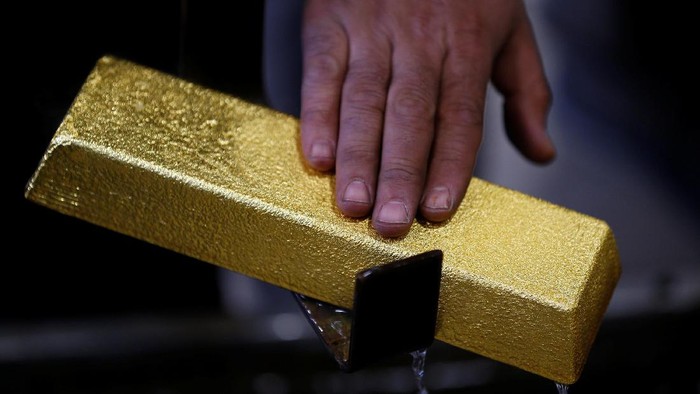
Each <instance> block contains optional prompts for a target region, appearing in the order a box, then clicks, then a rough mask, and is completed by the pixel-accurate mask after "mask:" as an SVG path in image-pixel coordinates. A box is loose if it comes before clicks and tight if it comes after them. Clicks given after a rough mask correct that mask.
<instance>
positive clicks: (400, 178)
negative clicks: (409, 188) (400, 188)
mask: <svg viewBox="0 0 700 394" xmlns="http://www.w3.org/2000/svg"><path fill="white" fill-rule="evenodd" d="M424 172H425V171H424V169H421V168H419V166H418V165H417V164H416V163H414V162H413V161H411V160H409V159H399V158H396V159H393V160H392V161H391V162H390V163H388V165H387V166H386V168H385V169H383V170H382V173H381V178H380V179H381V180H382V181H383V182H388V183H396V184H401V185H414V184H417V183H419V182H421V179H422V175H423V173H424Z"/></svg>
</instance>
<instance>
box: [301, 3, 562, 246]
mask: <svg viewBox="0 0 700 394" xmlns="http://www.w3.org/2000/svg"><path fill="white" fill-rule="evenodd" d="M302 46H303V52H304V54H303V56H304V57H303V61H304V69H303V82H302V96H301V98H302V100H301V142H302V149H303V152H304V156H305V158H306V160H307V162H308V164H309V165H310V166H311V167H313V168H315V169H317V170H321V171H327V170H331V169H333V168H334V167H335V172H336V202H337V204H338V207H339V209H340V211H341V212H342V213H343V214H345V215H347V216H350V217H362V216H367V215H368V214H370V212H371V214H372V225H373V227H374V228H375V229H376V231H377V232H379V234H381V235H383V236H387V237H398V236H402V235H404V234H406V233H407V232H408V230H409V228H410V226H411V223H412V221H413V219H414V217H415V216H416V213H417V211H418V209H420V213H421V214H422V215H423V217H425V218H426V219H427V220H429V221H434V222H441V221H444V220H446V219H449V218H450V217H451V216H452V214H453V213H454V211H455V210H456V209H457V207H458V206H459V204H460V202H461V201H462V199H463V198H464V195H465V193H466V189H467V186H468V184H469V180H470V178H471V174H472V170H473V168H474V164H475V161H476V155H477V151H478V148H479V144H480V142H481V135H482V126H483V112H484V99H485V95H486V88H487V85H488V82H489V80H492V81H493V83H494V85H495V86H496V88H497V89H498V90H499V91H500V92H501V93H502V94H503V96H504V99H505V103H504V119H505V124H506V129H507V132H508V136H509V137H510V139H511V141H512V142H513V144H514V145H515V146H516V147H517V148H518V149H519V150H520V151H521V152H522V153H523V154H524V155H525V156H526V157H527V158H529V159H531V160H533V161H536V162H546V161H549V160H551V159H552V158H553V157H554V154H555V151H554V146H553V144H552V142H551V141H550V139H549V137H548V136H547V134H546V130H545V123H546V117H547V112H548V110H549V106H550V103H551V94H550V90H549V87H548V84H547V81H546V79H545V76H544V71H543V69H542V63H541V60H540V57H539V54H538V52H537V46H536V43H535V38H534V35H533V32H532V28H531V26H530V22H529V19H528V17H527V14H526V11H525V8H524V6H523V3H522V2H521V1H517V0H474V1H466V0H454V1H426V0H401V1H397V0H376V1H343V0H308V1H307V5H306V10H305V15H304V24H303V38H302Z"/></svg>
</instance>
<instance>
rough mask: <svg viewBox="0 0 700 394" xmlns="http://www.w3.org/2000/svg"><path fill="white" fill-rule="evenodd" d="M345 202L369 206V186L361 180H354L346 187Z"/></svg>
mask: <svg viewBox="0 0 700 394" xmlns="http://www.w3.org/2000/svg"><path fill="white" fill-rule="evenodd" d="M343 201H345V202H358V203H361V204H369V203H370V197H369V189H368V188H367V184H365V183H364V182H362V181H360V180H354V181H352V182H350V183H348V185H347V186H346V187H345V193H343Z"/></svg>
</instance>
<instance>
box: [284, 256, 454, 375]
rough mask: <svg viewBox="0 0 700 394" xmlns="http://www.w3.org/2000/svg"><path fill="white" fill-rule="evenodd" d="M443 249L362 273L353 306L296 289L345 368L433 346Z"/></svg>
mask: <svg viewBox="0 0 700 394" xmlns="http://www.w3.org/2000/svg"><path fill="white" fill-rule="evenodd" d="M441 275H442V252H441V251H439V250H434V251H430V252H426V253H422V254H419V255H416V256H413V257H409V258H406V259H403V260H398V261H394V262H391V263H388V264H384V265H381V266H378V267H374V268H370V269H367V270H364V271H361V272H359V273H358V274H357V275H356V277H355V296H354V300H353V309H352V311H349V310H347V309H343V308H340V307H337V306H334V305H331V304H327V303H324V302H322V301H318V300H315V299H313V298H309V297H306V296H303V295H300V294H296V293H295V298H296V299H297V301H298V302H299V305H300V306H301V308H302V310H303V311H304V314H305V315H306V317H307V318H308V319H309V321H310V322H311V325H312V326H313V328H314V330H315V331H316V333H317V334H318V336H319V337H320V338H321V340H322V342H323V344H324V345H325V347H326V349H328V351H329V352H330V353H331V354H332V355H333V356H334V358H335V360H336V361H337V362H338V364H339V365H340V368H341V369H342V370H343V371H346V372H352V371H355V370H358V369H360V368H363V367H365V366H366V365H368V364H371V363H373V362H376V361H379V360H381V359H384V358H387V357H390V356H393V355H397V354H400V353H408V352H412V351H415V350H420V349H425V348H427V347H429V346H430V345H431V344H432V343H433V340H434V337H435V324H436V322H437V311H438V299H439V297H440V279H441Z"/></svg>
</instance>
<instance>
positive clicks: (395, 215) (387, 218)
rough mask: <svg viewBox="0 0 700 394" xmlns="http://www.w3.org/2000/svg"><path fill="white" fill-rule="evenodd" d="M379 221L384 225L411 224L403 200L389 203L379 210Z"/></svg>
mask: <svg viewBox="0 0 700 394" xmlns="http://www.w3.org/2000/svg"><path fill="white" fill-rule="evenodd" d="M377 221H380V222H383V223H395V224H405V223H408V222H409V219H408V209H407V208H406V204H404V203H403V201H401V200H391V201H387V202H385V203H384V205H382V207H381V208H380V209H379V214H377Z"/></svg>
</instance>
